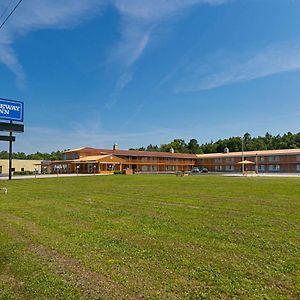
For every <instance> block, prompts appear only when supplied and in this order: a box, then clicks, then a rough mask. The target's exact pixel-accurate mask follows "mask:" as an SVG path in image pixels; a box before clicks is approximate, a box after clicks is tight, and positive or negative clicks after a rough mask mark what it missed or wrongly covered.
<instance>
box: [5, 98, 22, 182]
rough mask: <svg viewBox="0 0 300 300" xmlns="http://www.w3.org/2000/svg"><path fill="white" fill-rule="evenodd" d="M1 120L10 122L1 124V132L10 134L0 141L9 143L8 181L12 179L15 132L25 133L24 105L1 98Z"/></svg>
mask: <svg viewBox="0 0 300 300" xmlns="http://www.w3.org/2000/svg"><path fill="white" fill-rule="evenodd" d="M0 119H4V120H6V121H9V122H0V131H4V132H9V135H0V141H6V142H9V152H8V160H9V167H8V172H9V173H8V179H9V180H11V179H12V143H13V142H14V141H15V140H16V137H15V136H13V132H24V125H23V124H20V123H23V119H24V103H23V102H20V101H15V100H8V99H3V98H0ZM14 122H18V123H14Z"/></svg>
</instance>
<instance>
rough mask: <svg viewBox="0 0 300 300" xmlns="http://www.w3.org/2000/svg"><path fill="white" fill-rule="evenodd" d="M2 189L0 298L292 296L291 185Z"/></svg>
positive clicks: (298, 294) (298, 245)
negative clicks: (4, 192)
mask: <svg viewBox="0 0 300 300" xmlns="http://www.w3.org/2000/svg"><path fill="white" fill-rule="evenodd" d="M0 185H1V186H7V187H8V190H9V191H8V195H3V194H1V195H0V299H30V300H31V299H107V298H108V299H141V298H142V299H148V298H150V299H299V298H300V178H299V179H298V178H229V177H221V176H189V177H176V176H171V175H169V176H165V175H153V176H152V175H145V176H143V175H134V176H121V175H120V176H95V177H73V178H55V179H36V180H34V179H33V180H15V181H11V182H7V181H1V182H0Z"/></svg>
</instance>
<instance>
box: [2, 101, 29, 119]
mask: <svg viewBox="0 0 300 300" xmlns="http://www.w3.org/2000/svg"><path fill="white" fill-rule="evenodd" d="M23 114H24V103H23V102H20V101H14V100H7V99H2V98H0V119H5V120H10V121H17V122H23V117H24V116H23Z"/></svg>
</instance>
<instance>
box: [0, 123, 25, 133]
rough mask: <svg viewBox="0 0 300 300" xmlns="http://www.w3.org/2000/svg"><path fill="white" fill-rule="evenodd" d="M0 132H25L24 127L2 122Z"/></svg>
mask: <svg viewBox="0 0 300 300" xmlns="http://www.w3.org/2000/svg"><path fill="white" fill-rule="evenodd" d="M0 131H9V132H24V125H23V124H11V123H5V122H0Z"/></svg>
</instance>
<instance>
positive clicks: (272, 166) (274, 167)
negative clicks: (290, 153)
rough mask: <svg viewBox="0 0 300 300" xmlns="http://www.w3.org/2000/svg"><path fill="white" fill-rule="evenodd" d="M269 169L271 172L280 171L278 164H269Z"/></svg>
mask: <svg viewBox="0 0 300 300" xmlns="http://www.w3.org/2000/svg"><path fill="white" fill-rule="evenodd" d="M269 171H271V172H276V171H280V165H270V166H269Z"/></svg>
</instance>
